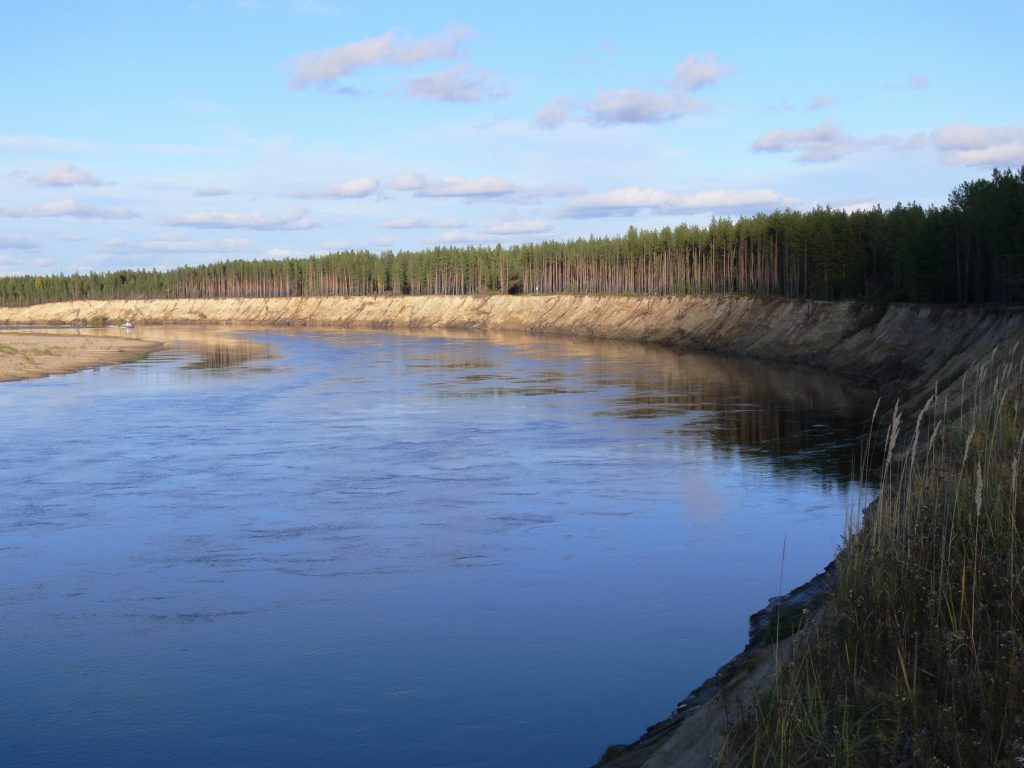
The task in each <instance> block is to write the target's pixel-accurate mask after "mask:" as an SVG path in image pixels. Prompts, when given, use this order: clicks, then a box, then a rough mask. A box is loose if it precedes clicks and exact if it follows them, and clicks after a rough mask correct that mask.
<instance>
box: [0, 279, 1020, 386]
mask: <svg viewBox="0 0 1024 768" xmlns="http://www.w3.org/2000/svg"><path fill="white" fill-rule="evenodd" d="M121 320H132V321H133V322H134V323H136V324H140V323H150V324H173V323H224V324H271V325H325V326H351V327H374V328H473V329H481V330H483V329H494V330H516V331H526V332H529V333H547V334H564V335H572V336H583V337H600V338H609V339H621V340H632V341H644V342H649V343H656V344H664V345H667V346H675V347H682V348H692V349H704V350H712V351H716V352H723V353H727V354H735V355H741V356H745V357H754V358H761V359H771V360H777V361H781V362H791V363H799V364H804V365H812V366H816V367H820V368H824V369H826V370H829V371H831V372H833V373H837V374H839V375H841V376H844V377H846V378H848V379H850V380H852V381H854V382H856V383H857V384H860V385H864V386H867V387H871V388H873V389H876V390H878V391H879V392H880V393H881V394H882V395H883V396H885V397H886V398H888V399H890V400H894V399H895V398H896V397H902V398H903V399H904V401H905V400H906V398H908V397H911V398H913V400H914V401H915V403H917V404H922V403H923V401H924V399H925V398H927V396H928V394H929V393H931V392H932V391H933V390H934V388H935V387H936V386H938V387H939V389H940V390H947V389H949V388H950V386H951V385H953V384H955V383H956V382H957V381H959V380H960V378H961V377H962V376H963V374H964V372H965V371H966V370H967V369H968V368H969V367H970V365H971V364H972V363H974V362H976V361H977V360H979V359H980V358H981V357H983V356H984V355H987V354H989V353H990V352H991V351H992V350H993V349H994V348H996V347H997V346H998V345H1000V344H1002V343H1004V342H1005V341H1006V340H1007V339H1010V338H1017V337H1019V336H1020V335H1021V334H1022V333H1024V311H1021V310H1013V309H1005V308H993V307H982V306H971V307H956V306H945V305H942V306H932V305H914V304H887V305H877V304H864V303H857V302H817V301H790V300H782V299H760V298H754V297H746V296H734V295H720V296H674V297H639V296H578V295H546V296H396V297H304V298H274V299H253V298H246V299H183V300H169V299H168V300H140V301H80V302H66V303H57V304H39V305H35V306H31V307H17V308H14V307H0V323H3V324H19V325H20V324H34V323H36V324H65V325H87V324H105V323H109V322H116V321H121Z"/></svg>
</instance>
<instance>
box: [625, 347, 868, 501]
mask: <svg viewBox="0 0 1024 768" xmlns="http://www.w3.org/2000/svg"><path fill="white" fill-rule="evenodd" d="M629 385H630V388H631V389H632V390H633V391H632V392H631V393H630V394H628V395H624V396H621V397H619V398H616V399H615V400H614V401H613V407H612V408H611V409H609V410H608V411H607V414H608V415H611V416H615V417H619V418H640V419H649V418H671V417H673V416H679V415H682V414H683V413H686V412H693V411H701V412H705V413H707V416H706V417H705V418H701V419H699V420H698V421H697V422H688V423H686V424H684V425H683V426H682V427H678V428H673V429H671V430H670V432H672V433H675V434H680V435H686V436H687V437H688V438H689V439H696V440H708V441H709V442H710V444H711V445H712V446H713V447H715V448H716V449H718V450H720V451H724V452H727V453H729V454H732V453H737V452H738V453H740V454H742V455H747V456H762V457H769V458H771V459H772V460H773V463H774V464H775V465H776V466H779V467H782V468H790V469H793V470H806V469H813V470H815V471H818V472H821V473H823V474H825V475H827V476H829V477H831V478H833V479H835V480H840V481H847V480H850V479H851V477H852V476H853V474H854V459H855V458H856V459H858V460H859V458H860V457H859V445H860V437H861V436H862V435H863V434H864V432H865V431H866V429H867V423H868V420H869V419H870V416H871V408H872V407H873V406H874V398H873V396H871V395H869V394H868V393H866V392H863V391H858V390H855V389H851V388H849V387H848V386H846V385H845V384H844V383H843V382H842V380H841V379H839V378H837V377H835V376H832V375H830V374H826V373H823V372H818V371H814V370H808V369H803V368H797V367H793V366H782V365H774V364H770V363H760V362H755V361H750V360H738V359H733V358H728V357H719V356H714V355H696V354H684V355H681V356H679V360H678V364H677V365H675V366H650V367H638V368H637V369H636V373H635V375H634V376H633V377H632V380H631V381H630V382H629Z"/></svg>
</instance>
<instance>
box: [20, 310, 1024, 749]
mask: <svg viewBox="0 0 1024 768" xmlns="http://www.w3.org/2000/svg"><path fill="white" fill-rule="evenodd" d="M129 319H130V320H132V321H133V322H135V323H136V324H141V323H153V324H168V323H189V322H201V323H224V324H232V323H237V324H279V325H308V326H317V325H322V326H351V327H377V328H395V327H398V328H401V327H407V328H473V329H492V330H516V331H526V332H531V333H541V334H545V333H546V334H563V335H575V336H584V337H601V338H611V339H621V340H633V341H643V342H649V343H658V344H663V345H666V346H674V347H680V348H696V349H704V350H711V351H716V352H721V353H728V354H735V355H741V356H746V357H753V358H761V359H771V360H777V361H783V362H791V363H799V364H804V365H812V366H816V367H820V368H824V369H826V370H829V371H831V372H834V373H838V374H840V375H842V376H844V377H846V378H847V379H849V380H851V381H854V382H856V383H857V384H859V385H863V386H868V387H871V388H874V389H876V390H877V391H879V392H880V393H881V395H882V400H883V409H891V408H892V406H893V405H894V403H895V401H896V400H897V399H898V398H899V399H902V401H903V403H904V406H903V407H904V410H905V411H906V410H908V409H909V410H914V409H915V408H917V407H919V406H920V405H922V404H923V403H924V401H925V400H927V399H928V398H929V396H930V395H931V394H933V393H936V392H937V393H940V394H941V395H943V396H944V397H945V399H946V401H947V403H948V406H947V407H948V408H949V412H951V413H952V412H957V411H958V410H959V406H960V402H961V399H962V397H963V394H962V393H963V392H966V391H968V390H967V389H966V388H965V387H963V386H961V385H962V383H963V381H964V377H965V375H966V374H967V372H968V371H969V370H970V368H971V367H972V366H975V365H977V364H979V363H981V362H982V361H984V360H986V359H988V358H990V357H992V356H996V357H998V356H1000V354H1001V351H1005V350H1007V349H1008V348H1009V347H1010V346H1011V345H1012V344H1013V343H1015V342H1016V341H1017V340H1018V339H1020V338H1021V337H1022V335H1024V312H1021V311H1020V310H1013V309H1004V308H993V307H951V306H922V305H909V304H889V305H871V304H861V303H855V302H838V303H826V302H810V301H784V300H766V299H756V298H750V297H742V296H710V297H618V296H571V295H559V296H488V297H476V296H468V297H467V296H451V297H445V296H429V297H394V298H373V297H366V298H362V297H356V298H349V297H325V298H294V299H220V300H180V301H172V300H165V301H109V302H74V303H67V304H49V305H38V306H35V307H27V308H18V309H11V308H0V322H6V323H65V324H80V325H81V324H89V323H93V324H96V323H103V322H109V321H115V320H129ZM806 597H807V593H806V591H801V592H799V593H798V594H797V595H795V596H792V597H791V599H790V600H787V601H785V602H783V603H782V604H781V605H775V606H772V610H773V611H775V613H776V615H778V613H779V609H780V608H781V610H782V611H783V612H787V611H789V610H790V609H791V608H792V609H793V610H797V609H799V611H800V615H801V616H803V609H804V608H805V607H807V608H808V610H809V611H811V612H813V611H814V610H815V608H814V606H815V605H816V603H811V604H808V603H805V602H803V601H804V600H805V598H806ZM752 639H753V642H752V644H751V646H750V647H748V651H747V652H746V653H745V654H741V655H740V656H738V657H737V658H736V659H735V660H734V661H733V662H730V664H728V665H726V667H723V669H722V670H720V671H719V673H718V674H717V675H716V676H714V677H712V678H711V679H709V681H708V682H707V683H705V685H704V686H702V687H701V688H699V689H698V690H697V691H695V692H694V694H692V695H691V696H690V697H688V698H687V699H686V700H685V701H684V702H683V703H682V704H681V705H680V707H679V708H677V710H676V711H675V712H674V713H673V714H672V715H671V716H670V717H669V718H668V719H667V720H666V721H664V722H663V723H660V724H658V725H657V726H653V727H652V729H650V730H649V731H648V733H647V734H646V735H645V736H644V737H643V738H641V739H640V740H639V741H638V742H636V743H635V744H634V745H631V746H630V747H625V748H620V749H617V750H615V751H614V752H612V753H610V754H609V755H608V756H607V757H608V758H609V759H608V761H607V763H606V764H607V765H614V766H622V767H625V766H642V765H644V766H671V765H687V766H699V765H710V764H712V763H713V761H714V755H715V754H716V751H717V748H718V747H717V745H718V743H719V741H720V735H721V733H722V732H723V730H724V727H725V725H726V723H727V722H728V720H729V715H730V713H734V712H736V711H737V709H738V708H740V707H742V706H743V705H744V704H749V703H750V701H751V700H752V699H753V697H754V696H756V695H757V694H758V692H759V691H761V690H763V689H764V687H765V686H766V685H768V684H769V682H770V681H771V679H772V677H773V674H774V669H775V666H776V662H777V659H778V658H780V656H782V655H785V654H787V653H789V649H790V648H792V647H793V646H794V645H795V644H796V642H797V641H798V639H799V638H798V637H796V638H787V639H781V640H782V641H781V642H779V643H775V642H774V641H775V640H779V639H780V638H777V637H776V638H772V641H771V642H768V643H767V644H766V643H765V642H764V638H763V637H762V638H760V639H758V638H756V637H755V638H752Z"/></svg>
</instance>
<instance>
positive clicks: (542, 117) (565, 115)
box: [533, 96, 573, 128]
mask: <svg viewBox="0 0 1024 768" xmlns="http://www.w3.org/2000/svg"><path fill="white" fill-rule="evenodd" d="M572 106H573V100H572V99H571V98H570V97H568V96H559V97H558V98H556V99H553V100H552V101H550V102H548V103H547V104H546V105H544V106H543V107H541V108H540V110H538V112H537V114H536V115H535V116H534V118H533V122H534V124H535V125H537V126H538V127H539V128H557V127H558V126H560V125H562V124H563V123H567V122H568V121H569V120H570V119H571V115H570V112H569V110H570V109H572Z"/></svg>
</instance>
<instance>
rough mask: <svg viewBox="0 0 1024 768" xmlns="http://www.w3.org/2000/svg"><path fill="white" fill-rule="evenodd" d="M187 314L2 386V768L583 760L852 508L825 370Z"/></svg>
mask: <svg viewBox="0 0 1024 768" xmlns="http://www.w3.org/2000/svg"><path fill="white" fill-rule="evenodd" d="M167 332H168V333H171V334H172V335H174V334H177V338H178V339H179V341H178V342H176V343H174V344H172V345H170V346H169V347H168V348H167V349H165V350H162V351H161V352H159V353H157V354H156V355H154V356H153V357H152V358H150V359H149V360H146V361H142V362H139V363H134V364H128V365H124V366H119V367H117V368H110V369H103V370H99V371H87V372H83V373H81V374H75V375H72V376H67V377H57V378H51V379H45V380H39V381H32V382H19V383H14V384H5V385H3V386H2V387H0V451H2V455H3V456H4V459H5V460H4V462H2V463H0V487H3V488H4V491H5V499H4V500H3V502H2V503H0V556H2V557H3V563H4V574H5V587H6V588H5V590H4V591H3V593H2V596H0V628H2V630H0V631H2V636H0V642H2V647H3V652H2V653H0V675H2V677H3V679H4V680H5V687H6V690H7V695H6V696H5V697H2V698H0V718H2V719H3V721H4V723H5V726H6V727H5V729H4V731H3V732H0V761H2V762H4V763H8V764H10V763H19V762H20V763H34V764H52V765H56V764H62V763H67V762H68V761H70V760H73V761H74V762H75V763H76V764H78V765H101V764H105V765H138V764H141V763H147V764H154V762H156V763H159V762H160V759H163V760H164V761H165V762H166V764H175V765H183V764H184V765H187V764H192V765H201V764H210V763H217V764H224V765H280V764H289V765H322V764H337V765H376V766H418V765H451V766H523V765H530V766H546V765H550V766H566V765H585V764H588V763H589V762H591V761H593V760H594V759H596V757H597V756H598V755H599V754H600V752H601V750H602V748H603V746H604V745H605V744H607V743H610V742H614V741H625V740H629V739H631V738H634V737H636V736H637V735H639V733H640V732H641V731H642V730H643V728H644V726H646V725H647V724H648V723H650V722H653V721H654V720H656V719H658V718H659V717H661V716H663V715H664V714H666V713H667V712H668V711H669V710H670V709H671V707H672V706H673V705H674V704H675V702H676V701H677V700H678V699H679V698H680V697H681V696H682V695H684V694H685V693H686V692H687V691H688V690H689V689H690V688H691V687H693V685H695V684H696V683H698V682H700V680H702V679H703V678H704V677H706V676H707V675H708V674H710V673H711V672H712V671H713V670H714V668H715V667H716V666H718V665H719V664H721V663H722V662H724V661H725V660H726V659H727V658H728V657H729V656H731V655H732V654H733V653H734V652H736V651H737V650H739V648H740V647H741V646H742V644H743V642H744V639H745V633H746V617H747V615H748V614H749V613H750V612H751V611H753V610H755V609H757V608H759V607H761V605H762V604H763V603H764V602H765V600H766V598H767V597H768V596H769V595H771V594H775V593H777V592H778V591H779V589H780V568H781V570H782V577H781V588H782V589H788V588H790V587H791V586H793V585H795V584H797V583H799V582H801V581H803V580H805V579H806V578H807V577H809V576H810V575H812V574H813V573H814V572H815V571H816V570H817V569H818V568H819V567H820V566H822V565H823V564H824V563H825V562H826V561H827V560H828V559H829V557H830V556H831V554H832V550H833V548H834V547H835V546H836V544H837V543H838V541H839V537H840V533H841V530H842V520H843V514H844V511H845V509H846V508H847V507H848V506H849V505H851V504H853V503H854V502H855V501H856V498H857V493H858V490H857V487H856V486H855V485H851V484H850V483H849V482H848V477H849V469H848V467H849V462H850V451H849V450H848V449H847V448H843V449H841V450H838V451H837V450H836V446H837V445H840V446H844V445H848V444H849V443H850V439H851V432H852V430H855V429H857V428H859V425H860V424H861V422H862V420H863V419H864V417H865V415H866V413H867V412H868V411H867V408H866V406H865V403H864V402H863V401H861V400H859V399H857V398H856V397H854V396H853V395H852V394H851V393H849V392H848V391H846V390H844V389H843V387H842V386H841V385H840V384H839V383H838V382H837V381H836V380H834V379H831V378H829V377H826V376H823V375H820V374H817V373H813V372H809V371H806V370H795V369H787V368H784V367H780V366H769V365H760V364H753V363H749V362H742V361H738V360H731V359H728V358H721V357H713V356H704V355H691V354H685V355H680V354H677V353H674V352H671V351H668V350H663V349H657V348H649V347H642V346H639V345H628V344H617V343H611V342H587V341H579V340H561V339H537V338H533V337H524V336H516V335H508V336H498V337H482V336H478V335H473V334H458V333H449V334H445V335H438V336H429V335H423V334H416V333H395V334H392V333H384V332H380V333H377V332H350V333H346V332H335V331H331V332H328V331H288V330H274V331H269V330H265V329H264V330H253V331H250V332H248V333H246V334H243V335H240V336H238V337H237V338H234V339H233V338H232V337H231V336H229V335H225V333H224V332H223V331H219V332H216V333H204V332H203V331H201V330H197V329H192V328H189V329H169V330H168V331H167ZM145 333H150V334H159V333H160V331H159V330H154V329H147V330H146V331H145ZM870 405H871V404H870V403H869V404H868V406H870ZM784 545H785V550H786V556H785V563H781V562H780V561H781V554H782V550H783V546H784ZM154 755H158V756H162V757H161V758H160V759H156V760H154Z"/></svg>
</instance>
